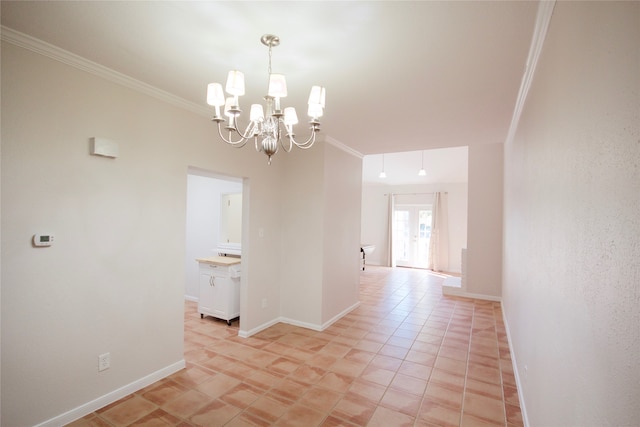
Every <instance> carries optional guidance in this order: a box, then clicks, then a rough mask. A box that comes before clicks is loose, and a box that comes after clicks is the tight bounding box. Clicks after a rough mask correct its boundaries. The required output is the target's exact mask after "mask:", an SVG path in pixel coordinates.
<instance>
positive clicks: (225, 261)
mask: <svg viewBox="0 0 640 427" xmlns="http://www.w3.org/2000/svg"><path fill="white" fill-rule="evenodd" d="M196 261H198V262H203V263H206V264H213V265H220V266H223V267H226V266H229V265H236V264H240V263H241V262H242V260H241V259H240V258H236V257H229V256H210V257H206V258H196Z"/></svg>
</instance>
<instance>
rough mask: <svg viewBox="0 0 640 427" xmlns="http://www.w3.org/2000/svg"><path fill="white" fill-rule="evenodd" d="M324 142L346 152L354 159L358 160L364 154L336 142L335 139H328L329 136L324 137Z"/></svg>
mask: <svg viewBox="0 0 640 427" xmlns="http://www.w3.org/2000/svg"><path fill="white" fill-rule="evenodd" d="M324 142H326V143H327V144H331V145H333V146H334V147H336V148H338V149H340V150H342V151H344V152H346V153H347V154H351V155H352V156H354V157H358V158H360V159H362V158H363V157H364V154H362V153H361V152H359V151H356V150H354V149H353V148H351V147H349V146H347V145H344V144H343V143H342V142H340V141H338V140H337V139H335V138H332V137H330V136H329V135H324Z"/></svg>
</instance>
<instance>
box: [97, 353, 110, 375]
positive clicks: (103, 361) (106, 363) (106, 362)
mask: <svg viewBox="0 0 640 427" xmlns="http://www.w3.org/2000/svg"><path fill="white" fill-rule="evenodd" d="M110 367H111V353H104V354H101V355H100V356H98V372H101V371H104V370H105V369H109V368H110Z"/></svg>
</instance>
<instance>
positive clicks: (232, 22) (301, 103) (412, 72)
mask: <svg viewBox="0 0 640 427" xmlns="http://www.w3.org/2000/svg"><path fill="white" fill-rule="evenodd" d="M1 7H2V11H1V13H2V25H3V26H6V27H9V28H12V29H14V30H16V31H19V32H22V33H25V34H27V35H30V36H33V37H35V38H37V39H40V40H43V41H45V42H48V43H50V44H53V45H55V46H58V47H61V48H63V49H65V50H67V51H70V52H72V53H75V54H77V55H80V56H82V57H84V58H87V59H89V60H91V61H94V62H96V63H98V64H101V65H104V66H106V67H108V68H111V69H113V70H116V71H118V72H121V73H123V74H125V75H128V76H130V77H133V78H135V79H137V80H140V81H143V82H145V83H147V84H150V85H152V86H155V87H157V88H159V89H162V90H164V91H166V92H169V93H172V94H174V95H176V96H178V97H181V98H183V99H185V100H187V101H189V102H192V103H194V104H197V105H199V106H202V107H207V105H206V99H205V98H206V96H205V94H206V86H207V84H208V83H210V82H213V81H218V82H221V83H224V81H225V79H226V74H227V72H228V70H230V69H239V70H242V71H243V72H244V73H245V79H246V84H247V96H245V97H243V98H241V107H242V108H243V109H244V110H245V111H248V107H249V105H250V104H251V103H253V102H260V101H261V99H262V96H263V95H264V94H265V92H266V87H265V85H266V79H267V58H268V50H267V48H266V47H265V46H263V45H262V44H261V43H260V41H259V40H260V37H261V36H262V35H263V34H265V33H272V34H276V35H278V36H279V37H280V39H281V44H280V46H278V47H276V48H274V50H273V71H274V72H281V73H283V74H285V75H286V77H287V84H288V87H289V97H287V98H286V99H285V100H284V102H283V104H285V106H289V105H292V106H295V107H296V109H297V110H298V115H299V116H302V115H303V112H306V100H307V97H308V93H309V89H310V87H311V85H314V84H319V85H322V86H325V87H326V90H327V107H326V111H325V116H324V117H323V119H322V133H323V134H324V135H326V136H328V137H330V138H332V139H333V140H337V141H339V142H341V143H342V144H344V145H347V146H349V147H350V148H352V149H354V150H355V151H357V152H360V153H362V154H365V155H367V154H380V153H391V152H405V151H421V150H428V149H432V148H444V147H458V146H468V145H473V144H485V143H496V142H504V140H505V138H506V136H507V132H508V128H509V125H510V121H511V118H512V115H513V110H514V106H515V103H516V98H517V95H518V90H519V88H520V83H521V80H522V77H523V73H524V70H525V65H526V58H527V54H528V51H529V46H530V44H531V39H532V36H533V28H534V24H535V17H536V11H537V7H538V2H537V1H469V2H465V1H318V2H316V1H295V2H271V1H259V2H249V1H177V2H172V1H158V2H156V1H117V2H116V1H104V2H102V1H80V2H76V1H73V2H72V1H59V2H49V1H45V2H37V1H17V2H14V1H6V0H3V1H2V4H1ZM300 126H301V125H298V131H297V133H298V134H299V135H301V136H302V135H304V134H306V132H304V131H303V129H302V128H300ZM378 172H379V171H378ZM416 173H417V171H416ZM387 174H389V171H387Z"/></svg>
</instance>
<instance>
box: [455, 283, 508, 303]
mask: <svg viewBox="0 0 640 427" xmlns="http://www.w3.org/2000/svg"><path fill="white" fill-rule="evenodd" d="M442 294H443V295H446V296H450V297H463V298H473V299H481V300H485V301H496V302H502V297H497V296H493V295H485V294H474V293H470V292H466V291H463V290H461V289H460V288H456V287H453V286H443V287H442Z"/></svg>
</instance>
